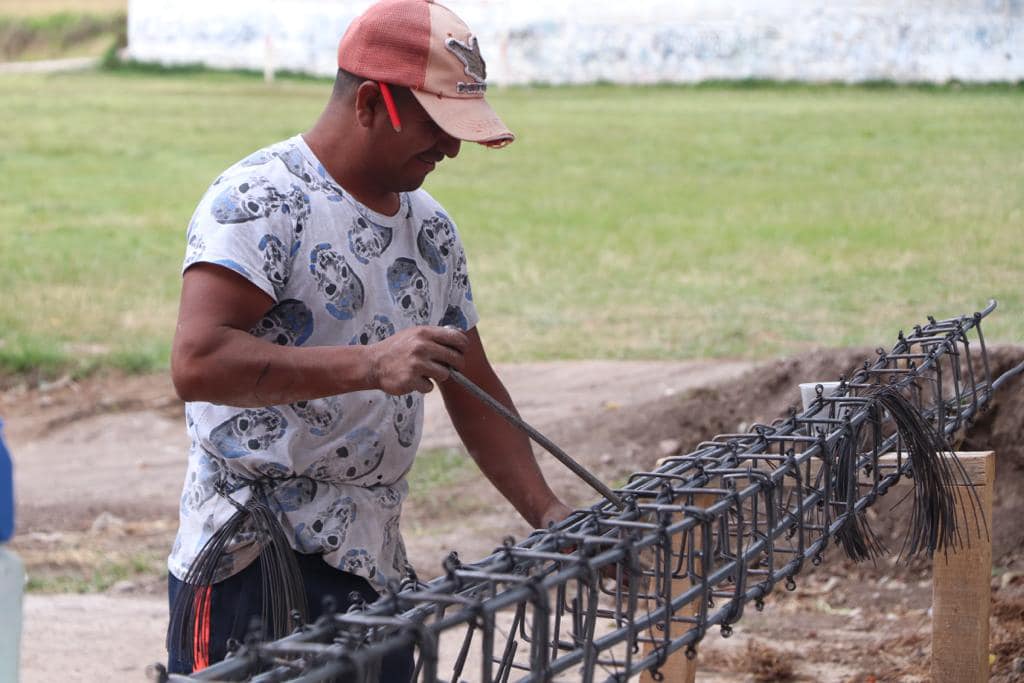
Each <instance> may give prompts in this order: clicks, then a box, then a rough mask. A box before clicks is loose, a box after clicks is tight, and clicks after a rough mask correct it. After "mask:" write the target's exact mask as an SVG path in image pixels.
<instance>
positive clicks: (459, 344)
mask: <svg viewBox="0 0 1024 683" xmlns="http://www.w3.org/2000/svg"><path fill="white" fill-rule="evenodd" d="M437 331H438V335H437V337H436V340H437V342H438V343H440V344H444V345H445V346H448V347H451V348H453V349H457V350H458V351H459V352H460V353H461V352H463V351H465V350H466V348H467V347H468V346H469V338H468V337H467V336H466V333H465V332H463V331H462V330H460V329H459V328H457V327H454V326H453V325H445V326H444V327H438V328H437Z"/></svg>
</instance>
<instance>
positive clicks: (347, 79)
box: [331, 69, 367, 100]
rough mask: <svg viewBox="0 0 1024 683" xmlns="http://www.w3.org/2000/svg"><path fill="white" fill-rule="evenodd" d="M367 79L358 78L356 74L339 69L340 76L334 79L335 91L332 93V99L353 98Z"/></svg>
mask: <svg viewBox="0 0 1024 683" xmlns="http://www.w3.org/2000/svg"><path fill="white" fill-rule="evenodd" d="M365 80H367V79H365V78H363V77H362V76H356V75H355V74H354V73H349V72H348V71H345V70H344V69H338V74H337V76H335V78H334V90H333V92H332V93H331V97H332V98H334V99H339V100H342V99H346V98H348V97H351V96H352V95H353V94H355V92H356V88H358V87H359V85H360V84H361V83H362V82H363V81H365Z"/></svg>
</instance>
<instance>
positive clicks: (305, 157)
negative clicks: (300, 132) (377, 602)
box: [168, 136, 477, 589]
mask: <svg viewBox="0 0 1024 683" xmlns="http://www.w3.org/2000/svg"><path fill="white" fill-rule="evenodd" d="M187 239H188V246H187V251H186V257H185V262H184V266H183V269H182V270H183V272H184V270H186V269H188V268H189V266H191V265H193V264H195V263H199V262H205V263H214V264H217V265H220V266H223V267H225V268H229V269H231V270H233V271H234V272H236V273H239V274H240V275H242V276H243V277H245V278H246V279H247V280H248V281H250V282H252V283H253V284H254V285H256V286H257V287H259V288H260V289H261V290H263V291H264V292H266V293H267V294H268V295H269V296H270V297H271V298H272V299H273V300H274V305H273V307H272V308H271V309H270V310H269V311H268V312H267V314H266V315H265V316H264V318H263V319H262V320H260V321H259V323H257V324H256V326H255V327H254V328H253V329H252V330H250V332H251V333H252V334H253V335H255V336H257V337H260V338H262V339H265V340H267V342H269V343H274V344H281V345H283V346H328V345H343V344H373V343H375V342H378V341H380V340H382V339H385V338H387V337H389V336H391V335H393V334H395V333H396V332H397V331H399V330H402V329H405V328H407V327H412V326H415V325H454V326H457V327H459V328H461V329H463V330H467V329H469V328H471V327H473V326H475V325H476V323H477V313H476V309H475V307H474V306H473V296H472V292H471V290H470V286H469V278H468V276H467V273H466V258H465V254H464V252H463V249H462V244H461V242H460V240H459V236H458V232H457V231H456V228H455V225H454V223H453V222H452V221H451V219H450V218H449V217H448V216H447V214H446V213H445V212H444V210H443V208H442V207H441V206H440V205H439V204H438V203H437V202H436V201H434V199H433V198H432V197H430V195H429V194H427V193H426V192H425V191H423V190H417V191H415V192H409V193H403V194H401V207H400V208H399V210H398V212H397V213H396V214H395V215H394V216H385V215H383V214H380V213H377V212H374V211H372V210H370V209H368V208H367V207H365V206H363V205H362V204H360V203H359V202H358V201H357V200H355V199H354V198H353V197H352V196H351V195H350V194H348V193H347V192H346V191H345V190H344V189H342V188H341V187H340V186H339V185H338V184H337V183H336V182H335V181H334V180H333V179H332V178H331V177H330V175H329V174H328V173H327V171H326V170H325V169H324V166H323V164H321V163H320V162H319V161H318V160H317V158H316V157H315V155H314V154H313V152H312V150H310V148H309V147H308V146H307V145H306V143H305V141H304V140H303V139H302V137H301V136H295V137H293V138H291V139H289V140H286V141H284V142H280V143H278V144H275V145H272V146H270V147H268V148H266V149H263V150H260V151H259V152H256V153H255V154H253V155H251V156H249V157H247V158H246V159H244V160H243V161H241V162H239V163H237V164H235V165H234V166H232V167H231V168H230V169H228V170H227V171H226V172H225V173H224V174H223V175H221V176H220V177H219V178H217V180H216V181H214V183H213V185H211V186H210V188H209V190H207V192H206V194H205V195H204V197H203V199H202V200H201V201H200V203H199V206H198V207H197V208H196V211H195V214H194V215H193V218H192V221H191V223H190V225H189V229H188V234H187ZM185 417H186V425H187V428H188V433H189V435H190V437H191V448H190V451H189V462H188V470H187V473H186V476H185V485H184V490H183V492H182V496H181V506H180V525H179V530H178V535H177V538H176V540H175V543H174V547H173V549H172V551H171V555H170V557H169V558H168V568H169V569H170V571H171V572H172V573H173V574H174V575H175V576H177V577H179V578H182V577H184V575H185V573H186V572H187V571H188V567H189V566H190V564H191V563H192V561H193V560H194V559H195V557H196V556H197V554H198V553H199V551H200V549H201V548H202V547H203V545H204V544H205V543H206V542H207V541H208V540H209V539H210V537H211V536H212V535H213V534H214V533H215V532H216V531H217V530H218V529H219V528H220V527H221V526H222V525H223V524H224V523H225V522H226V521H227V520H228V518H230V517H231V515H232V514H233V513H234V512H235V511H236V508H235V506H234V505H233V504H232V502H231V501H229V500H227V499H226V498H225V497H224V495H222V494H221V493H218V492H217V486H218V485H220V487H221V490H222V491H228V492H230V494H229V495H230V497H231V498H232V499H233V500H234V501H236V502H237V503H239V504H244V503H245V502H246V501H247V500H248V499H249V497H250V495H251V494H252V490H253V489H252V487H251V486H250V485H249V483H250V482H252V481H253V480H254V479H261V480H264V481H272V482H273V484H274V485H273V487H272V489H271V492H270V493H269V495H268V502H269V503H270V506H271V508H272V509H273V510H274V512H275V513H276V515H277V517H278V518H279V520H280V522H281V526H282V528H283V530H284V532H285V534H286V535H287V536H288V538H289V540H290V542H291V544H292V546H293V547H294V548H295V550H297V551H299V552H302V553H320V554H322V555H323V557H324V559H325V560H326V561H327V562H328V563H329V564H331V565H332V566H334V567H337V568H339V569H341V570H344V571H348V572H352V573H354V574H358V575H360V576H363V577H365V578H366V579H367V580H369V581H370V582H371V583H372V584H373V585H374V586H376V587H377V588H378V589H380V588H383V587H385V586H386V584H387V582H388V581H389V580H390V579H400V578H401V577H402V575H403V573H404V570H405V565H406V556H405V548H404V545H403V543H402V537H401V533H400V530H399V514H400V512H401V508H402V502H403V501H404V499H405V497H406V495H407V492H408V485H407V483H406V480H405V475H406V473H407V472H408V471H409V468H410V467H411V466H412V462H413V457H414V456H415V453H416V448H417V446H418V444H419V440H420V433H421V429H422V425H423V397H422V395H421V394H419V393H411V394H406V395H404V396H389V395H387V394H385V393H384V392H382V391H359V392H352V393H348V394H341V395H337V396H330V397H327V398H321V399H316V400H309V401H298V402H296V403H292V404H288V405H274V406H266V407H263V408H236V407H231V406H224V405H216V404H213V403H205V402H190V403H187V404H186V406H185ZM227 550H228V552H227V553H225V556H224V559H223V561H222V562H221V564H220V565H218V569H217V572H216V577H215V580H217V581H220V580H223V579H224V578H227V577H228V576H231V575H232V574H234V573H236V572H238V571H241V570H242V569H243V568H245V567H246V566H247V565H248V564H249V563H250V562H252V561H253V560H254V559H255V558H256V557H257V556H258V555H259V552H260V547H259V543H258V542H257V540H256V535H255V533H254V532H253V531H252V529H251V528H243V530H242V531H241V532H240V533H238V534H236V535H235V537H234V538H233V539H232V541H231V542H230V543H229V545H228V549H227Z"/></svg>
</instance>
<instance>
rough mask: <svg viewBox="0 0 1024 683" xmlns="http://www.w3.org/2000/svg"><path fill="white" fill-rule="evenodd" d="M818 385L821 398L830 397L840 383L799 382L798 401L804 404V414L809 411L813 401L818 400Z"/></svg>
mask: <svg viewBox="0 0 1024 683" xmlns="http://www.w3.org/2000/svg"><path fill="white" fill-rule="evenodd" d="M819 384H820V385H821V395H822V396H832V395H833V394H835V393H836V391H838V389H839V384H840V382H801V383H800V400H802V401H803V402H804V412H805V413H806V412H807V411H808V410H810V409H811V406H812V405H814V401H815V400H816V399H817V398H818V385H819Z"/></svg>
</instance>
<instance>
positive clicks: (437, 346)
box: [367, 327, 469, 395]
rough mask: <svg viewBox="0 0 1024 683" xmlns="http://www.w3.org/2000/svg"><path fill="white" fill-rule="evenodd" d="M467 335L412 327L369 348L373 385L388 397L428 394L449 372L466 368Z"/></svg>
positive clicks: (371, 382) (442, 328)
mask: <svg viewBox="0 0 1024 683" xmlns="http://www.w3.org/2000/svg"><path fill="white" fill-rule="evenodd" d="M468 344H469V341H468V339H467V338H466V335H465V334H464V333H463V332H460V331H459V330H456V329H454V328H450V327H410V328H408V329H405V330H402V331H401V332H398V333H397V334H395V335H392V336H391V337H388V338H387V339H385V340H383V341H380V342H377V343H376V344H372V345H370V346H369V347H367V351H368V352H369V357H370V362H369V366H370V367H369V372H370V384H371V385H372V386H374V387H377V388H379V389H381V390H382V391H384V392H385V393H388V394H394V395H401V394H408V393H409V392H411V391H420V392H423V393H427V392H428V391H430V390H431V389H433V388H434V385H433V384H432V383H431V380H434V381H436V382H444V381H445V380H447V379H448V374H449V372H448V371H449V369H450V368H454V369H456V370H462V368H463V367H465V363H466V361H465V358H464V356H463V354H464V353H465V351H466V347H467V345H468Z"/></svg>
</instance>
